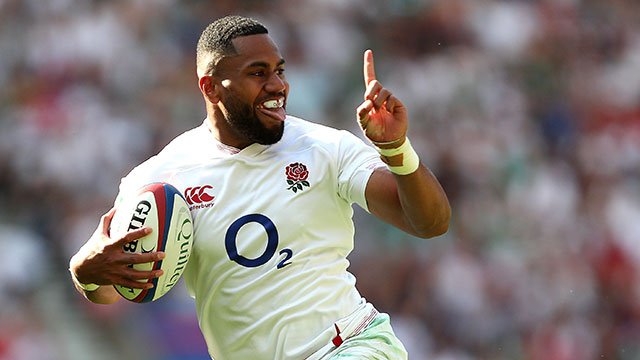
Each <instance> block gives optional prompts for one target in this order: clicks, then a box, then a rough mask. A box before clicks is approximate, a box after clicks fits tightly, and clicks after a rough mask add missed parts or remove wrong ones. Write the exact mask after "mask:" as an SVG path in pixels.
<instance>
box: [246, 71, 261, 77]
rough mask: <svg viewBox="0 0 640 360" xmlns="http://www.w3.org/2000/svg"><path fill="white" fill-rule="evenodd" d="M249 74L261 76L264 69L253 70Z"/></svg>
mask: <svg viewBox="0 0 640 360" xmlns="http://www.w3.org/2000/svg"><path fill="white" fill-rule="evenodd" d="M249 75H251V76H263V75H264V71H263V70H258V71H254V72H252V73H250V74H249Z"/></svg>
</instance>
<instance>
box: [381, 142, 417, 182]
mask: <svg viewBox="0 0 640 360" xmlns="http://www.w3.org/2000/svg"><path fill="white" fill-rule="evenodd" d="M396 141H397V140H396ZM394 142H395V141H393V142H390V143H387V144H391V143H394ZM374 145H383V143H375V142H374ZM378 152H379V153H380V159H382V161H383V162H384V163H385V164H387V167H388V168H389V170H390V171H391V172H392V173H394V174H397V175H408V174H411V173H413V172H414V171H416V170H418V167H419V166H420V159H419V158H418V154H417V153H416V151H415V150H413V147H412V146H411V142H410V141H409V138H408V137H405V140H404V142H403V143H402V145H400V146H398V147H396V148H392V149H381V148H379V147H378Z"/></svg>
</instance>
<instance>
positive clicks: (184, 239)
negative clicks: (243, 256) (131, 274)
mask: <svg viewBox="0 0 640 360" xmlns="http://www.w3.org/2000/svg"><path fill="white" fill-rule="evenodd" d="M143 226H148V227H150V228H152V229H153V231H152V232H151V233H149V234H148V235H146V236H143V237H141V238H139V239H137V240H134V241H131V242H130V243H128V244H126V245H124V247H123V249H124V251H125V252H127V253H135V254H139V253H149V252H154V251H164V253H165V258H164V259H162V260H158V261H155V262H149V263H143V264H131V265H129V266H130V267H132V268H134V269H138V270H144V271H148V270H152V269H153V270H157V269H162V270H163V272H164V273H163V275H162V276H160V277H159V278H155V279H147V280H138V281H140V282H150V283H153V285H154V286H153V288H151V289H147V290H144V289H132V288H128V287H124V286H121V285H114V287H115V288H116V290H117V291H118V293H119V294H120V295H122V297H124V298H125V299H127V300H130V301H133V302H137V303H144V302H149V301H154V300H157V299H159V298H160V297H162V296H163V295H164V294H166V293H167V292H169V290H171V288H173V286H174V285H175V284H176V283H177V282H178V280H179V279H180V277H181V276H182V273H183V272H184V269H185V267H186V265H187V262H188V261H189V256H190V255H191V247H192V245H193V220H192V218H191V212H190V211H189V205H187V202H186V201H185V199H184V198H183V197H182V194H180V192H179V191H178V190H177V189H176V188H175V187H173V186H172V185H170V184H167V183H161V182H160V183H152V184H149V185H146V186H144V187H142V188H141V189H140V190H139V192H138V193H137V194H136V195H135V196H133V197H131V198H130V199H123V201H122V202H120V204H118V205H117V209H116V213H115V215H114V216H113V219H112V220H111V230H110V235H111V237H112V238H116V237H122V236H124V235H125V234H126V233H127V232H129V231H131V230H135V229H139V228H141V227H143Z"/></svg>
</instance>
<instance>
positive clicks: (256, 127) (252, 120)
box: [224, 94, 284, 145]
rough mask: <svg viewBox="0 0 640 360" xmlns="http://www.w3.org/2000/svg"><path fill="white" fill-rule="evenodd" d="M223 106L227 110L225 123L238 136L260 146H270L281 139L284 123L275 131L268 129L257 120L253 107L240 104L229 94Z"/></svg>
mask: <svg viewBox="0 0 640 360" xmlns="http://www.w3.org/2000/svg"><path fill="white" fill-rule="evenodd" d="M224 105H225V107H226V108H227V113H226V114H225V115H226V116H225V118H226V120H227V123H228V124H229V125H230V126H231V128H232V129H233V130H234V131H235V132H236V133H238V135H240V136H242V137H244V138H245V139H247V140H249V141H252V142H255V143H258V144H261V145H272V144H275V143H277V142H278V141H280V139H282V134H283V133H284V122H282V123H280V126H278V127H277V128H275V129H268V128H267V127H266V126H264V124H263V123H262V122H261V121H260V119H258V115H257V114H256V110H255V109H254V107H253V106H251V105H248V104H246V103H244V102H242V101H241V100H240V99H238V97H236V96H234V95H231V94H230V95H229V96H228V97H227V98H226V99H225V101H224Z"/></svg>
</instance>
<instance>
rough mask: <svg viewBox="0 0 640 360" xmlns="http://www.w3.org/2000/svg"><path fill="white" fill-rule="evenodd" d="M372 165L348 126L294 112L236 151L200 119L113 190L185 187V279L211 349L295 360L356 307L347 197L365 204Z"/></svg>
mask: <svg viewBox="0 0 640 360" xmlns="http://www.w3.org/2000/svg"><path fill="white" fill-rule="evenodd" d="M381 165H382V166H383V165H384V164H382V162H381V161H380V159H379V156H378V153H377V152H376V151H375V150H374V149H373V148H372V147H370V146H367V145H366V144H365V143H364V142H362V141H361V140H360V139H358V138H357V137H356V136H354V135H353V134H351V133H349V132H348V131H344V130H336V129H333V128H329V127H326V126H322V125H319V124H314V123H311V122H307V121H304V120H301V119H298V118H295V117H292V116H288V117H287V119H286V122H285V129H284V134H283V137H282V139H281V140H280V141H279V142H278V143H276V144H274V145H267V146H265V145H260V144H252V145H250V146H248V147H246V148H245V149H242V150H241V151H239V152H238V151H237V150H236V151H232V149H230V148H228V147H226V146H225V145H223V144H221V143H220V142H219V141H217V140H216V139H215V137H214V136H213V134H212V133H211V132H210V131H209V129H208V127H207V120H205V123H203V124H202V125H201V126H199V127H197V128H195V129H192V130H190V131H187V132H185V133H184V134H182V135H180V136H178V137H177V138H176V139H174V140H173V141H172V142H171V143H170V144H169V145H167V146H166V147H165V148H164V149H163V150H162V151H161V152H160V153H159V154H158V155H156V156H154V157H152V158H150V159H149V160H147V161H146V162H144V163H142V164H141V165H140V166H138V167H136V168H135V169H134V170H133V171H132V172H131V173H130V174H129V175H127V176H126V177H125V178H124V179H123V180H122V183H121V185H120V195H119V198H121V197H124V196H127V194H128V193H131V192H134V191H135V190H136V189H138V188H139V187H140V186H143V185H145V184H147V183H150V182H154V181H165V182H168V183H170V184H172V185H174V186H175V187H177V188H178V189H179V190H180V191H181V192H182V193H183V194H184V195H185V198H186V199H187V202H188V203H189V204H190V209H191V213H192V216H193V220H194V226H195V230H194V231H195V232H194V233H195V236H194V247H193V250H192V253H191V257H190V260H189V263H188V265H187V268H186V270H185V272H184V277H185V283H186V285H187V289H188V291H189V293H190V295H191V296H194V297H195V299H196V307H197V313H198V320H199V324H200V328H201V330H202V333H203V335H204V338H205V339H206V342H207V345H208V348H209V353H210V354H211V356H212V357H214V358H215V359H216V360H224V359H254V360H257V359H270V360H272V359H296V360H299V359H303V358H305V357H307V356H309V355H310V354H311V353H313V352H314V351H315V350H317V349H319V348H321V347H323V346H325V345H326V344H327V343H328V342H330V341H331V338H332V337H333V336H335V332H334V330H333V323H334V322H335V321H336V320H338V319H340V318H343V317H346V316H347V315H349V314H351V313H353V312H354V311H355V310H356V309H358V308H361V307H362V305H363V299H362V298H361V296H360V294H359V293H358V291H357V290H356V288H355V278H354V277H353V276H352V275H351V274H350V273H349V272H347V267H348V266H349V262H348V261H347V259H346V257H347V255H348V254H349V253H350V252H351V251H352V250H353V235H354V227H353V222H352V215H353V210H352V208H351V204H352V203H357V204H358V205H360V206H361V207H363V208H364V209H365V210H367V204H366V200H365V188H366V185H367V182H368V180H369V177H370V175H371V173H372V172H373V170H374V169H375V168H376V167H378V166H381ZM332 334H333V335H332Z"/></svg>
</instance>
